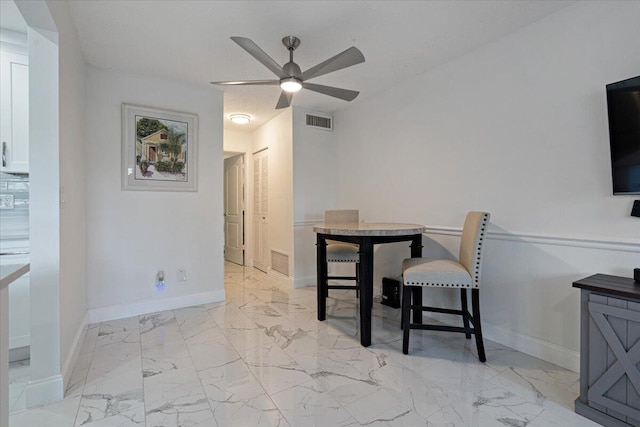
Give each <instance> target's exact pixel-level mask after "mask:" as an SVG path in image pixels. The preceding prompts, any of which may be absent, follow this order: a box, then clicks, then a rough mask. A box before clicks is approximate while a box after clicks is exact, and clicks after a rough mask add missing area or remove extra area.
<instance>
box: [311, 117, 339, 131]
mask: <svg viewBox="0 0 640 427" xmlns="http://www.w3.org/2000/svg"><path fill="white" fill-rule="evenodd" d="M307 126H311V127H314V128H318V129H323V130H333V116H331V115H329V114H319V113H311V114H307Z"/></svg>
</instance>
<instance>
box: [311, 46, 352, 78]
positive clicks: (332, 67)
mask: <svg viewBox="0 0 640 427" xmlns="http://www.w3.org/2000/svg"><path fill="white" fill-rule="evenodd" d="M361 62H364V55H363V54H362V52H360V51H359V50H358V48H357V47H355V46H352V47H350V48H349V49H347V50H345V51H344V52H342V53H339V54H337V55H336V56H334V57H331V58H329V59H327V60H326V61H324V62H321V63H319V64H318V65H316V66H315V67H311V68H309V69H308V70H307V71H305V72H304V73H302V74H301V75H300V77H299V79H300V80H308V79H312V78H314V77H318V76H322V75H324V74H327V73H331V72H333V71H338V70H342V69H343V68H347V67H351V66H352V65H356V64H359V63H361Z"/></svg>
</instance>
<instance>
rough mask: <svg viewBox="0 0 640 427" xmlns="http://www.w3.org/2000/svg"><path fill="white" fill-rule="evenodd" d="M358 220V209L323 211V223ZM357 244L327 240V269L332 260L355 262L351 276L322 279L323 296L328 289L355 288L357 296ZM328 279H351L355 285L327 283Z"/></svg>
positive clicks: (358, 255)
mask: <svg viewBox="0 0 640 427" xmlns="http://www.w3.org/2000/svg"><path fill="white" fill-rule="evenodd" d="M359 221H360V218H359V211H358V210H357V209H339V210H328V211H324V222H325V224H349V223H357V222H359ZM358 251H359V248H358V245H356V244H353V243H347V242H339V241H336V240H327V271H329V268H328V264H329V263H332V262H337V263H343V262H350V263H355V274H354V275H353V276H329V275H327V280H326V281H325V280H323V281H322V284H324V287H325V289H323V291H324V294H325V296H328V295H329V289H355V291H356V296H359V290H360V281H359V275H358V263H359V262H360V254H359V253H358ZM329 280H353V281H355V285H352V286H349V285H335V284H332V285H330V284H329Z"/></svg>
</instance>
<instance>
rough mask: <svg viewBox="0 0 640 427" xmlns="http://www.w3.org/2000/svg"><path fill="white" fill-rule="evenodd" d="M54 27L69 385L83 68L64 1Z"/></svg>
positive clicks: (80, 291)
mask: <svg viewBox="0 0 640 427" xmlns="http://www.w3.org/2000/svg"><path fill="white" fill-rule="evenodd" d="M49 9H50V11H51V14H52V17H53V19H54V21H55V23H56V27H57V29H58V39H59V40H58V41H59V61H60V64H59V66H60V70H59V73H60V74H59V90H60V93H62V94H64V96H62V97H60V108H59V110H60V129H59V131H60V147H59V150H60V171H59V173H60V196H61V198H60V290H59V292H60V361H61V363H62V366H61V369H62V373H63V375H64V377H65V380H66V381H68V380H69V379H70V377H71V371H72V370H73V366H74V364H75V360H76V357H77V353H75V354H74V352H76V351H78V350H79V347H80V345H81V344H82V342H81V337H82V336H83V335H82V332H83V331H84V329H83V328H84V324H85V322H86V319H85V316H86V314H87V282H86V280H87V277H86V255H85V254H86V215H85V172H86V167H85V121H84V120H85V115H84V104H85V73H84V69H85V65H84V58H83V56H82V51H81V50H80V43H79V41H78V37H77V35H76V31H75V27H74V26H73V23H72V22H71V18H70V16H69V11H68V6H67V3H65V2H50V3H49Z"/></svg>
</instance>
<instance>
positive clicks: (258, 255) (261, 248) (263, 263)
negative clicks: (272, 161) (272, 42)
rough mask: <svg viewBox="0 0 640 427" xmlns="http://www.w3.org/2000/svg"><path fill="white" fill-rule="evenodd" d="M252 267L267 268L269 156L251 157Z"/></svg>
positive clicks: (264, 269)
mask: <svg viewBox="0 0 640 427" xmlns="http://www.w3.org/2000/svg"><path fill="white" fill-rule="evenodd" d="M253 266H254V267H256V268H257V269H259V270H262V271H265V272H266V271H267V270H268V268H269V156H268V153H267V150H266V149H265V150H263V151H260V152H258V153H255V154H254V155H253Z"/></svg>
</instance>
